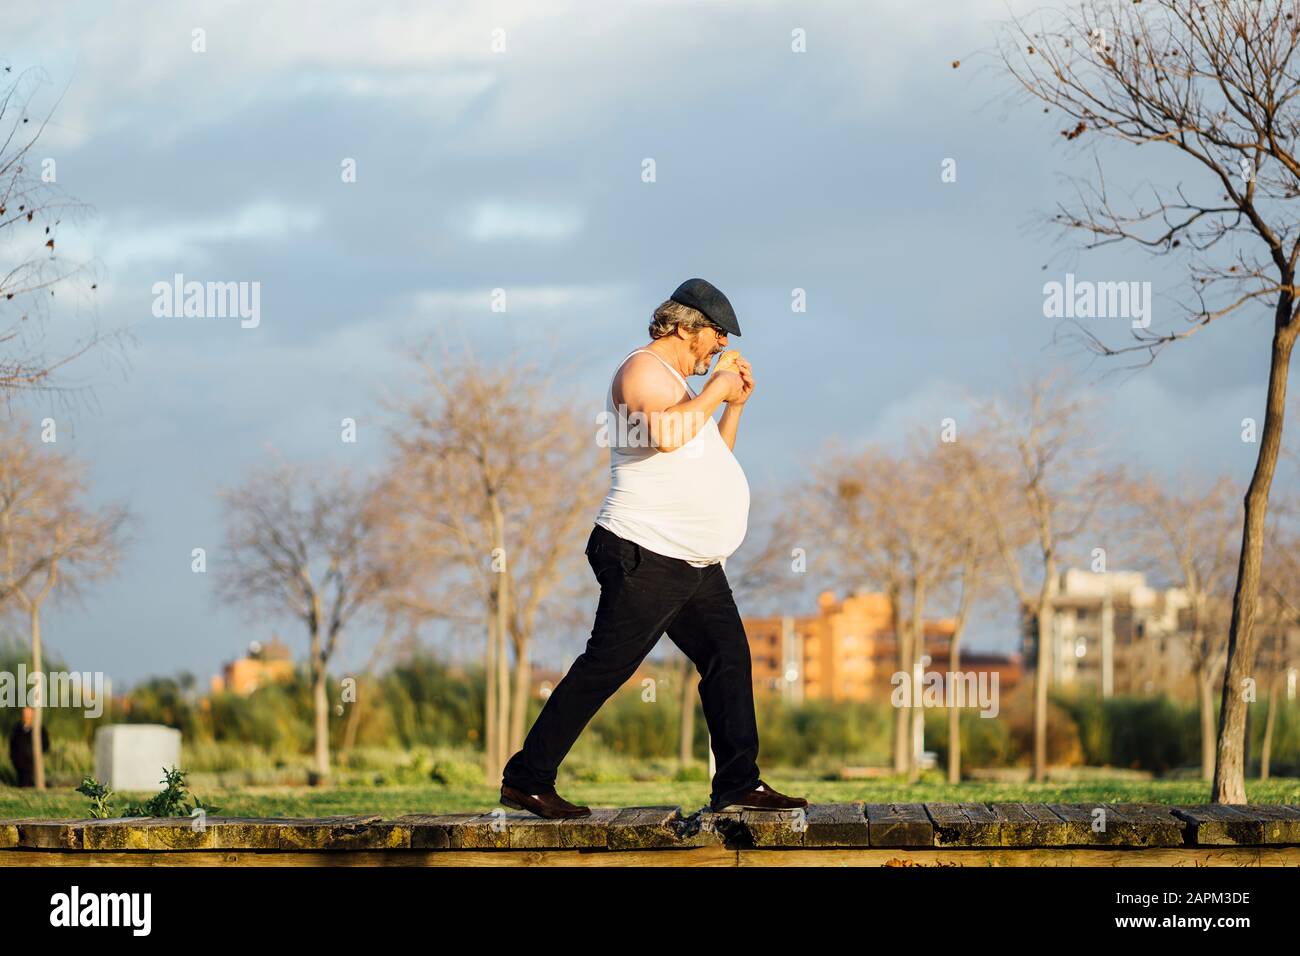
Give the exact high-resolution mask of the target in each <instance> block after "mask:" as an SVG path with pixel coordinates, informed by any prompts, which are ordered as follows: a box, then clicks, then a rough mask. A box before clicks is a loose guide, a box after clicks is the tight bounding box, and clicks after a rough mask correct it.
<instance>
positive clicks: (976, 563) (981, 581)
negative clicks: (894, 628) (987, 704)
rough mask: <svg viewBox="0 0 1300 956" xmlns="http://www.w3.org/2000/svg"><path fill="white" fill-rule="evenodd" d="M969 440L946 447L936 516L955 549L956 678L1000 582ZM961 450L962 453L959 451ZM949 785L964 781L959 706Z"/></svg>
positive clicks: (952, 670) (951, 724) (951, 734)
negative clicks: (969, 477) (970, 469)
mask: <svg viewBox="0 0 1300 956" xmlns="http://www.w3.org/2000/svg"><path fill="white" fill-rule="evenodd" d="M963 441H970V439H964V438H963V437H962V436H959V435H954V436H953V440H952V441H951V442H946V443H944V444H942V445H941V446H940V454H939V457H938V467H939V468H940V469H942V475H943V478H942V482H943V484H942V488H943V495H942V498H941V499H940V500H941V501H942V502H943V504H944V506H943V507H942V508H940V509H937V511H936V514H935V520H936V521H937V522H939V523H940V525H941V529H940V531H939V533H940V534H941V535H942V536H943V538H944V539H945V540H947V541H949V542H950V543H951V546H952V548H953V551H952V553H951V555H950V557H949V559H948V560H949V567H948V569H947V570H948V572H949V573H948V576H947V580H946V581H944V582H943V583H942V585H941V587H943V588H944V589H945V590H949V591H950V590H954V589H955V590H956V592H957V593H956V601H955V605H956V608H955V613H954V615H953V619H954V627H953V633H952V640H951V641H950V642H949V645H948V673H949V674H951V675H958V674H960V673H961V641H962V638H963V637H964V636H965V633H966V624H967V623H968V622H969V620H970V614H971V610H972V608H973V607H974V606H975V604H976V603H977V602H978V601H979V600H980V599H981V598H983V597H985V596H987V595H988V593H989V592H990V591H991V589H992V587H993V586H994V584H995V583H997V582H998V580H999V576H998V575H997V570H996V569H997V561H998V552H997V549H996V548H995V546H994V535H993V533H992V531H991V529H990V528H989V525H988V521H987V519H986V517H985V515H984V511H983V509H982V508H981V507H980V506H979V502H978V501H976V500H974V498H973V497H972V495H971V485H970V483H969V482H967V481H966V480H965V468H966V466H965V464H964V462H966V461H967V460H968V459H969V457H970V456H978V455H980V454H982V452H981V450H980V449H979V448H978V447H969V448H968V447H967V446H966V445H959V443H960V442H963ZM958 447H960V448H961V451H960V452H958V451H956V450H955V449H957V448H958ZM953 679H960V678H956V677H955V676H954V678H953ZM948 782H949V783H953V784H955V783H960V782H961V708H960V707H957V706H952V707H949V708H948Z"/></svg>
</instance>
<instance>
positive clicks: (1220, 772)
mask: <svg viewBox="0 0 1300 956" xmlns="http://www.w3.org/2000/svg"><path fill="white" fill-rule="evenodd" d="M1291 307H1292V300H1291V297H1290V296H1288V295H1286V294H1283V296H1282V298H1281V300H1280V301H1279V303H1278V312H1277V314H1278V317H1279V318H1278V321H1277V323H1276V331H1275V332H1274V334H1273V357H1272V363H1271V364H1270V366H1269V372H1268V397H1267V404H1266V405H1265V410H1264V432H1263V435H1262V436H1261V441H1260V448H1259V457H1258V458H1257V459H1256V461H1255V473H1254V475H1252V477H1251V479H1250V488H1249V490H1248V491H1247V492H1246V515H1245V523H1244V529H1243V531H1242V539H1241V558H1240V560H1239V562H1238V564H1237V587H1236V589H1235V590H1234V591H1233V594H1232V625H1231V627H1230V628H1229V629H1228V663H1227V667H1226V669H1225V671H1224V678H1223V702H1222V706H1221V708H1220V712H1219V741H1218V762H1217V764H1216V766H1215V768H1214V787H1213V790H1212V791H1211V795H1210V799H1211V801H1212V802H1214V803H1230V804H1244V803H1245V802H1246V779H1245V765H1244V764H1245V754H1244V747H1245V733H1246V712H1247V702H1246V700H1245V699H1244V697H1243V696H1242V691H1243V689H1244V687H1245V685H1246V681H1247V679H1249V678H1250V677H1251V675H1252V674H1253V673H1254V670H1255V609H1256V605H1257V604H1258V600H1259V579H1260V563H1261V559H1262V555H1263V550H1264V515H1265V512H1266V511H1267V510H1268V493H1269V489H1270V488H1271V487H1272V485H1273V472H1274V471H1275V470H1276V468H1277V456H1278V450H1279V449H1280V448H1281V445H1282V424H1283V419H1284V417H1285V412H1286V383H1287V374H1288V372H1289V367H1290V364H1291V349H1292V346H1294V345H1295V337H1296V330H1297V329H1298V328H1300V326H1297V325H1296V321H1297V320H1295V319H1293V318H1292V317H1291Z"/></svg>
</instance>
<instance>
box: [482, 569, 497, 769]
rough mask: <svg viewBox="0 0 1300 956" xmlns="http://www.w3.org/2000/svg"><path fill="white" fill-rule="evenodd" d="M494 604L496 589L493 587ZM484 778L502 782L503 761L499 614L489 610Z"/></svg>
mask: <svg viewBox="0 0 1300 956" xmlns="http://www.w3.org/2000/svg"><path fill="white" fill-rule="evenodd" d="M492 601H493V605H494V607H495V602H496V590H495V586H494V588H493V596H492ZM483 693H484V701H483V778H484V783H485V784H486V785H487V786H489V787H493V786H496V785H497V784H498V783H500V782H501V767H502V762H500V761H498V760H497V616H496V613H495V611H491V610H490V611H489V613H488V619H487V650H486V652H485V653H484V661H483Z"/></svg>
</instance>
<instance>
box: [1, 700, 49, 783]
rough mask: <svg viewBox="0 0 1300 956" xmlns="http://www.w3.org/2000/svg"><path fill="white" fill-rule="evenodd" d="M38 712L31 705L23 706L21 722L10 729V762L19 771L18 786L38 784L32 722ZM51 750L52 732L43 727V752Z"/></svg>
mask: <svg viewBox="0 0 1300 956" xmlns="http://www.w3.org/2000/svg"><path fill="white" fill-rule="evenodd" d="M35 718H36V714H35V712H33V710H32V709H31V708H30V707H24V708H23V719H22V722H21V723H17V724H14V725H13V727H12V728H10V730H9V762H10V763H11V764H13V765H14V770H15V771H17V773H18V786H20V787H34V786H36V757H35V755H34V753H33V751H32V722H33V721H34V720H35ZM49 752H50V732H49V731H48V730H46V729H45V728H44V727H42V728H41V753H49Z"/></svg>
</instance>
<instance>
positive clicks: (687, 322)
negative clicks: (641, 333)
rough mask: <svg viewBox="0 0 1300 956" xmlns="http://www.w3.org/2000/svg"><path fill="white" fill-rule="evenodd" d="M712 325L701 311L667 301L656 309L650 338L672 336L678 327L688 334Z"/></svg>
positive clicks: (652, 317)
mask: <svg viewBox="0 0 1300 956" xmlns="http://www.w3.org/2000/svg"><path fill="white" fill-rule="evenodd" d="M712 324H713V323H712V322H710V321H709V319H708V317H707V316H706V315H705V314H704V313H703V312H701V311H700V310H699V309H693V308H691V307H690V306H689V305H682V304H681V303H680V302H674V301H673V300H672V299H666V300H665V301H664V302H662V303H660V305H659V308H657V309H655V311H654V315H652V316H651V317H650V338H652V339H661V338H663V337H664V336H665V335H672V334H673V332H675V331H676V330H677V328H678V326H680V327H682V328H683V329H685V330H686V331H688V332H693V331H695V330H696V329H703V328H707V327H708V326H710V325H712Z"/></svg>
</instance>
